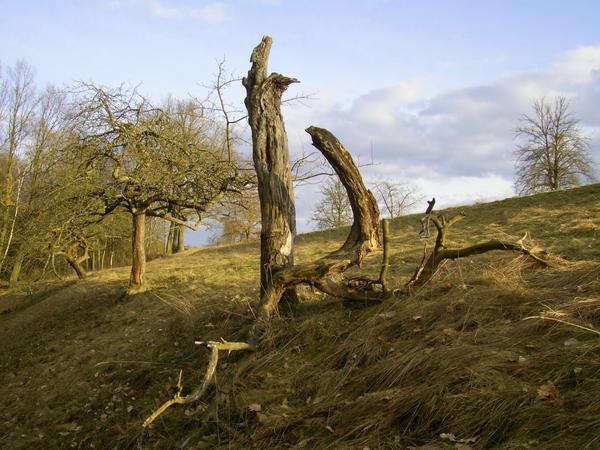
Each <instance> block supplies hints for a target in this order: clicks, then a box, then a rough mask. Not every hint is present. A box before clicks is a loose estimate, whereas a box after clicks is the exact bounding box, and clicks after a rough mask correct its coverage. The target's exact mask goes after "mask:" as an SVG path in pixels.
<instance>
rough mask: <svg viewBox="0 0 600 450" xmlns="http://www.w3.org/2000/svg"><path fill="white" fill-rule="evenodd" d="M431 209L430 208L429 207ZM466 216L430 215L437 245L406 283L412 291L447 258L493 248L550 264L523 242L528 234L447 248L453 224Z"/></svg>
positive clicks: (470, 254)
mask: <svg viewBox="0 0 600 450" xmlns="http://www.w3.org/2000/svg"><path fill="white" fill-rule="evenodd" d="M428 211H429V209H428ZM465 217H466V215H465V213H464V212H460V213H458V214H457V215H455V216H454V217H452V218H451V219H447V218H446V217H445V216H443V215H439V216H433V215H429V216H428V220H431V222H432V223H433V224H434V225H435V227H436V229H437V235H436V239H435V246H434V247H433V250H432V251H431V253H430V255H429V256H428V257H427V258H425V256H424V257H423V260H422V261H421V264H419V266H418V267H417V269H416V270H415V273H414V275H413V276H412V278H411V279H410V280H409V281H408V283H407V284H406V287H407V288H408V290H409V291H410V290H411V289H412V288H414V287H418V286H422V285H424V284H425V283H427V282H428V281H429V280H430V279H431V278H432V277H433V276H434V275H435V274H436V272H437V271H438V269H439V267H440V264H441V263H442V262H443V261H444V260H446V259H458V258H465V257H468V256H474V255H480V254H482V253H487V252H490V251H493V250H508V251H514V252H519V253H523V254H524V255H527V256H529V257H530V258H532V259H534V260H535V261H537V262H538V263H540V264H543V265H544V266H549V265H550V264H549V263H548V261H546V260H544V259H543V258H540V257H539V256H537V255H536V254H534V253H533V251H532V250H531V249H528V248H526V247H525V245H524V244H523V241H524V240H525V238H526V237H527V234H525V236H523V237H522V238H521V239H519V240H518V241H516V242H511V241H504V240H500V239H492V240H489V241H485V242H480V243H479V244H475V245H470V246H468V247H462V248H446V238H447V236H448V232H449V230H450V228H451V227H452V225H454V224H456V223H458V222H460V221H461V220H463V219H464V218H465Z"/></svg>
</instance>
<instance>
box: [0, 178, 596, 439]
mask: <svg viewBox="0 0 600 450" xmlns="http://www.w3.org/2000/svg"><path fill="white" fill-rule="evenodd" d="M598 195H600V186H590V187H585V188H582V189H580V190H577V191H568V192H560V193H557V194H551V195H550V194H544V195H542V196H534V197H526V198H521V199H509V200H506V201H503V202H495V203H492V204H482V205H476V206H474V207H471V208H467V209H466V212H467V219H466V220H465V221H464V223H461V224H460V225H459V226H457V227H456V230H455V231H454V232H453V233H452V234H451V236H450V239H451V240H452V243H453V244H456V245H461V244H464V243H473V242H477V241H479V240H483V239H488V238H490V237H498V236H499V235H501V236H502V237H505V238H506V237H508V238H510V239H517V238H519V237H521V236H522V235H523V234H524V232H525V231H529V232H530V233H531V234H532V235H533V238H534V239H535V240H536V241H537V243H538V244H543V245H544V246H545V247H547V248H548V249H549V250H550V252H551V256H550V258H551V260H552V262H553V265H552V267H551V268H548V269H545V268H541V267H539V266H537V265H535V264H533V263H532V262H531V261H530V260H528V259H527V258H525V257H523V256H516V255H513V254H509V253H502V252H495V253H490V254H487V255H483V256H481V257H476V258H470V259H465V260H458V261H455V262H448V263H447V264H445V265H444V267H443V268H442V270H440V272H439V273H438V274H437V275H436V277H435V278H434V279H433V280H432V282H430V283H429V284H427V285H426V286H425V287H424V288H423V289H422V290H421V291H420V292H419V293H418V294H417V295H414V296H413V297H410V298H403V299H399V300H397V301H394V302H388V303H386V304H384V305H380V306H377V307H372V308H368V309H352V308H348V307H345V306H343V305H342V304H340V303H339V302H337V301H333V300H331V299H327V298H323V297H322V296H320V295H316V294H313V293H311V292H310V290H309V289H307V290H305V291H304V292H303V294H304V297H305V299H306V300H305V301H304V302H303V303H302V304H301V305H300V306H299V307H298V308H296V309H295V310H294V311H291V312H287V313H285V314H283V315H282V316H281V317H279V318H276V319H275V320H274V321H273V324H272V327H271V329H270V332H269V335H268V336H269V337H268V340H267V341H266V342H265V345H264V346H263V347H262V348H261V349H260V351H258V352H256V353H254V354H251V355H241V354H232V355H231V356H230V357H229V358H224V359H223V360H222V361H221V362H220V363H219V364H220V365H219V369H218V372H217V377H218V379H217V386H216V388H215V389H213V390H212V391H211V396H210V397H209V398H208V400H209V402H208V403H207V404H206V405H199V408H197V409H196V408H193V407H190V408H174V409H173V410H170V411H169V412H168V413H166V414H165V415H163V416H161V418H159V419H158V420H157V422H156V423H155V424H154V425H153V427H152V428H151V429H150V430H148V431H142V428H141V423H142V422H143V420H144V419H145V418H146V417H147V415H148V414H149V413H150V412H151V411H152V410H153V409H154V408H155V407H156V406H158V405H159V404H160V403H162V402H163V401H164V400H166V399H167V398H170V397H171V396H172V394H173V392H172V389H173V387H174V386H175V384H176V382H177V375H178V372H179V369H183V370H184V385H185V386H186V389H188V390H189V389H190V388H191V387H192V386H195V385H197V383H199V382H200V380H201V378H202V375H203V371H204V367H205V364H206V361H207V353H206V352H205V351H204V350H202V349H197V348H194V346H193V341H194V339H195V338H202V339H218V338H220V337H225V338H227V339H228V340H231V341H234V340H235V341H237V340H244V339H245V337H246V335H247V332H248V330H249V327H250V326H251V325H252V314H253V313H252V307H253V305H254V304H255V302H256V300H257V298H256V297H257V289H256V279H257V278H258V271H257V268H258V245H257V244H256V243H254V244H248V245H244V246H228V247H220V248H210V249H203V250H200V251H190V252H188V253H187V254H185V255H182V256H173V257H170V258H164V259H161V260H156V261H153V262H151V263H150V264H149V267H148V278H149V281H150V283H151V286H152V289H151V290H150V291H148V292H145V293H142V294H139V295H135V296H130V297H127V296H124V295H123V291H124V287H125V284H126V280H127V275H128V271H127V269H126V268H122V269H117V270H113V271H105V272H102V273H100V274H97V275H95V276H93V277H91V278H90V279H89V280H85V281H83V282H77V283H74V282H72V281H68V282H64V283H46V284H44V285H41V284H40V285H33V286H30V287H29V288H24V289H23V290H22V291H21V292H12V293H9V294H8V295H5V296H4V297H0V311H2V314H1V315H0V353H1V354H2V359H1V360H0V378H1V379H2V380H3V383H2V384H0V411H1V412H0V447H2V448H8V449H11V448H23V449H29V448H122V449H125V448H164V449H172V448H221V447H222V448H260V449H263V448H336V449H337V448H358V449H362V448H364V447H369V448H371V449H374V448H407V447H409V446H413V447H418V446H424V445H433V446H436V447H437V448H455V446H456V445H466V444H464V443H463V444H460V443H457V442H452V441H451V439H449V438H448V437H446V438H442V437H440V435H441V434H442V433H447V434H452V435H454V436H455V440H456V441H458V440H461V439H463V440H467V441H468V442H470V440H469V439H470V438H476V441H475V443H470V444H469V445H470V446H471V447H473V448H536V449H537V448H544V449H563V448H582V449H583V448H590V449H593V448H599V447H600V431H599V430H600V390H599V389H598V387H599V381H600V338H599V337H598V335H596V334H594V333H593V332H589V331H586V330H584V329H580V328H577V327H574V326H572V325H570V323H571V324H577V325H581V326H584V327H587V328H589V329H591V330H600V300H599V298H600V264H599V263H598V260H599V259H600V253H599V251H598V246H597V245H596V241H595V240H596V224H597V219H596V217H597V212H598V211H597V209H598V208H597V205H598V202H597V198H598ZM392 232H393V240H392V246H393V248H394V249H395V253H394V254H393V255H392V261H391V262H392V271H391V274H390V276H391V277H393V279H394V282H395V283H396V285H400V284H402V282H403V281H405V280H406V279H407V278H408V277H409V276H410V274H411V271H412V270H413V269H414V267H415V265H416V264H417V263H418V261H419V260H420V257H421V252H422V245H423V242H422V241H419V240H418V239H415V235H416V234H417V233H418V222H417V221H415V217H408V218H401V219H399V220H397V221H395V222H394V224H393V230H392ZM343 235H344V231H343V230H331V231H327V232H325V233H312V234H309V235H305V236H302V237H300V239H299V252H298V259H299V260H300V261H305V260H309V259H312V258H314V257H316V256H319V255H322V254H324V253H325V252H326V251H328V250H330V249H333V248H335V246H336V243H339V241H340V240H341V239H343ZM565 258H566V259H565ZM377 259H378V258H377V255H375V256H374V257H373V258H372V260H371V261H370V262H369V264H368V265H367V267H366V270H367V272H369V271H370V272H371V273H375V272H376V271H377V268H378V267H377ZM530 316H544V317H548V318H555V319H560V320H561V322H557V321H554V320H544V319H529V320H524V319H526V318H527V317H530ZM565 322H567V323H565ZM184 393H185V392H184ZM256 404H259V405H260V411H255V409H257V408H256V407H255V406H253V407H252V408H251V409H252V410H251V409H249V408H248V406H249V405H256Z"/></svg>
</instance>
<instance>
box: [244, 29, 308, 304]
mask: <svg viewBox="0 0 600 450" xmlns="http://www.w3.org/2000/svg"><path fill="white" fill-rule="evenodd" d="M271 43H272V40H271V38H270V37H269V36H265V37H263V39H262V42H261V43H260V44H259V45H258V46H257V47H256V48H255V49H254V51H253V52H252V56H251V58H250V61H251V62H252V67H251V69H250V70H249V71H248V75H247V77H245V78H244V80H243V82H242V83H243V84H244V86H245V87H246V92H247V95H246V99H245V104H246V109H247V110H248V123H249V124H250V129H251V130H252V155H253V159H254V167H255V169H256V174H257V177H258V193H259V197H260V209H261V218H262V230H261V246H260V247H261V248H260V269H261V270H260V293H261V297H262V296H263V295H264V293H265V290H266V288H267V286H269V285H270V283H271V279H272V277H273V275H274V273H275V272H277V271H278V270H280V269H281V268H284V267H291V266H293V265H294V238H295V234H296V210H295V206H294V190H293V185H292V174H291V170H290V161H289V152H288V141H287V134H286V131H285V125H284V123H283V116H282V114H281V96H282V94H283V92H284V91H285V90H286V89H287V88H288V86H289V85H290V84H292V83H296V82H297V81H298V80H296V79H294V78H288V77H286V76H283V75H280V74H277V73H272V74H271V75H268V76H267V65H268V60H269V53H270V51H271Z"/></svg>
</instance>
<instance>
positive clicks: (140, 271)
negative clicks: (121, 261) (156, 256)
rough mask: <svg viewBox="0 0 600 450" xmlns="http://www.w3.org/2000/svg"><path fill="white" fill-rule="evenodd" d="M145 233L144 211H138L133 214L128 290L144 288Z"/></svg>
mask: <svg viewBox="0 0 600 450" xmlns="http://www.w3.org/2000/svg"><path fill="white" fill-rule="evenodd" d="M145 233H146V210H145V209H139V210H136V211H135V212H134V213H133V239H132V263H131V277H130V278H129V289H141V288H142V287H143V286H144V275H145V272H146V249H145V248H144V236H145Z"/></svg>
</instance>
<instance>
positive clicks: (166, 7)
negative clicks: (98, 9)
mask: <svg viewBox="0 0 600 450" xmlns="http://www.w3.org/2000/svg"><path fill="white" fill-rule="evenodd" d="M106 5H107V7H108V8H110V9H121V8H128V7H134V6H142V7H144V8H146V9H147V10H148V11H149V12H150V14H151V15H153V16H155V17H159V18H162V19H168V20H186V19H192V20H198V21H200V22H205V23H221V22H224V21H225V20H227V17H228V15H227V8H226V7H225V5H224V4H223V3H221V2H214V3H205V4H203V5H201V6H187V5H181V4H176V3H175V2H172V1H171V2H169V1H168V0H167V1H159V0H109V1H108V2H107V3H106Z"/></svg>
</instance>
